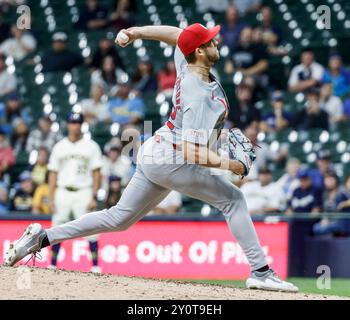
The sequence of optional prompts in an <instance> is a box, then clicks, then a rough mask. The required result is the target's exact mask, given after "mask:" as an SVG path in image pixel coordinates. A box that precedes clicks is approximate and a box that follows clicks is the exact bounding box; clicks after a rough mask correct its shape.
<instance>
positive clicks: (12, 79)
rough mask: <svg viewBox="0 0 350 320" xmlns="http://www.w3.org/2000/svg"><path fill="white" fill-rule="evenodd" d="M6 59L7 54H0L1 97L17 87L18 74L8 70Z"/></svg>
mask: <svg viewBox="0 0 350 320" xmlns="http://www.w3.org/2000/svg"><path fill="white" fill-rule="evenodd" d="M5 60H6V58H5V56H4V55H0V98H3V97H4V96H6V95H7V94H9V93H11V92H13V91H15V90H16V89H17V78H16V75H15V74H14V73H9V72H8V71H7V67H6V63H5Z"/></svg>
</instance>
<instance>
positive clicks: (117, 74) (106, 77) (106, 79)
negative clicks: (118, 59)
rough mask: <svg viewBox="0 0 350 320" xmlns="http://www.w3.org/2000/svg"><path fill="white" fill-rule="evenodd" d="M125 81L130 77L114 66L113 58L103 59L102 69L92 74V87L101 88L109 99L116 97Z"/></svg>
mask: <svg viewBox="0 0 350 320" xmlns="http://www.w3.org/2000/svg"><path fill="white" fill-rule="evenodd" d="M125 80H128V75H127V74H126V73H125V72H124V71H123V70H122V69H120V68H119V67H118V66H116V65H115V64H114V60H113V57H112V56H106V57H105V58H104V59H103V63H102V69H97V70H95V71H93V72H92V73H91V86H92V87H94V86H101V87H102V88H103V90H104V92H105V93H106V94H107V95H108V96H109V97H111V96H113V95H115V93H116V92H117V90H118V88H119V85H120V84H121V83H124V82H125Z"/></svg>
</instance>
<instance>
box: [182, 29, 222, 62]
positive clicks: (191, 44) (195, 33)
mask: <svg viewBox="0 0 350 320" xmlns="http://www.w3.org/2000/svg"><path fill="white" fill-rule="evenodd" d="M220 29H221V27H220V26H219V25H217V26H215V27H214V28H212V29H208V28H206V27H205V26H203V25H202V24H200V23H194V24H191V25H190V26H188V27H187V28H185V29H184V30H182V32H181V33H180V36H179V38H178V40H177V45H178V46H179V48H180V50H181V52H182V53H183V54H184V56H185V57H186V56H187V55H189V54H190V53H192V52H193V51H194V50H196V49H197V48H198V47H200V46H201V45H202V44H205V43H207V42H209V41H210V40H212V39H213V38H214V37H215V36H216V35H217V34H218V33H219V32H220Z"/></svg>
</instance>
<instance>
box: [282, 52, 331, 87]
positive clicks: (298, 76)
mask: <svg viewBox="0 0 350 320" xmlns="http://www.w3.org/2000/svg"><path fill="white" fill-rule="evenodd" d="M300 60H301V63H300V64H298V65H296V66H295V67H294V68H293V69H292V71H291V73H290V76H289V80H288V88H289V91H291V92H300V91H306V90H308V89H310V88H313V87H315V86H317V85H319V83H320V82H321V80H322V77H323V73H324V68H323V67H322V65H320V64H319V63H317V62H315V57H314V53H313V51H312V50H311V49H310V48H305V49H304V50H303V51H302V53H301V56H300Z"/></svg>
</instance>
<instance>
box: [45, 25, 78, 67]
mask: <svg viewBox="0 0 350 320" xmlns="http://www.w3.org/2000/svg"><path fill="white" fill-rule="evenodd" d="M67 40H68V37H67V35H66V34H65V33H64V32H56V33H55V34H54V35H53V36H52V49H50V50H49V51H47V52H46V53H45V54H44V56H43V58H42V62H41V63H42V65H43V72H55V71H70V70H71V69H73V68H74V67H77V66H79V65H81V64H82V63H83V62H84V59H83V57H82V56H81V55H80V54H78V53H76V52H74V51H71V50H70V49H69V48H68V46H67Z"/></svg>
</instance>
